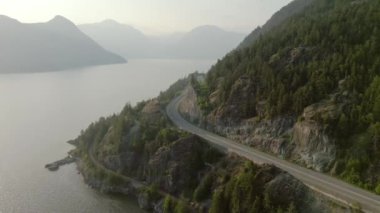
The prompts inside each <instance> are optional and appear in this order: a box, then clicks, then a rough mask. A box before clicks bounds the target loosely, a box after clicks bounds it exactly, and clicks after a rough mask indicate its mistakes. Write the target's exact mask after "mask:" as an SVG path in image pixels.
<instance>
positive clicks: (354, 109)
mask: <svg viewBox="0 0 380 213" xmlns="http://www.w3.org/2000/svg"><path fill="white" fill-rule="evenodd" d="M379 23H380V1H377V0H374V1H370V0H356V1H352V0H315V1H313V3H311V4H310V5H309V6H307V7H306V8H305V9H304V10H303V12H299V13H297V14H296V15H294V16H292V17H290V18H288V19H286V20H284V21H283V23H282V24H279V25H278V26H277V27H276V28H273V29H271V30H269V31H268V32H267V33H265V34H264V35H261V36H259V38H257V39H256V40H254V41H252V42H251V44H250V45H247V47H245V48H239V49H237V50H235V51H233V52H231V53H229V54H228V55H227V56H225V58H223V59H222V60H220V61H218V63H217V64H216V65H214V66H213V67H212V68H211V70H210V71H209V73H208V74H207V78H206V82H204V83H203V84H202V85H199V84H196V85H195V88H196V90H197V91H198V95H199V99H200V101H199V102H200V106H201V108H202V109H203V110H204V112H206V114H208V113H210V112H213V111H214V112H215V111H217V110H218V109H220V108H221V107H225V108H226V106H228V105H231V104H236V103H235V102H238V103H237V104H238V105H239V106H240V109H241V110H239V111H237V112H233V113H232V112H229V111H228V110H226V111H224V113H225V114H224V115H222V116H224V117H230V118H231V117H233V118H234V119H237V120H239V119H247V118H251V117H259V119H261V120H263V119H274V118H276V117H279V116H294V117H297V118H298V119H303V118H302V113H303V112H304V109H305V108H306V107H307V106H310V105H312V104H315V103H321V102H324V101H330V102H332V103H334V105H336V106H337V108H339V110H340V111H339V113H338V115H337V116H323V115H320V116H319V117H317V118H314V120H315V121H317V122H318V123H319V124H321V125H323V127H324V129H325V130H326V132H328V134H329V135H330V136H331V137H333V138H335V139H336V140H337V147H338V149H337V158H338V159H337V162H338V168H337V170H336V173H337V175H338V176H339V177H341V178H343V179H345V180H347V181H348V182H351V183H354V184H357V185H359V186H361V187H363V188H366V189H370V190H374V191H377V192H378V193H380V177H379V176H378V175H379V174H378V172H376V171H379V167H378V165H379V163H380V157H379V156H380V155H379V154H380V147H379V139H380V25H379ZM242 81H244V82H248V83H246V84H245V89H244V91H245V92H246V94H245V96H244V97H245V98H242V99H240V100H238V101H237V100H236V96H237V94H236V93H234V88H236V87H238V86H239V84H241V82H242ZM238 95H239V94H238ZM240 95H241V94H240ZM209 97H213V98H209ZM215 97H216V98H215ZM233 101H235V102H234V103H232V102H233ZM259 106H260V107H259ZM258 108H260V110H261V111H260V112H258Z"/></svg>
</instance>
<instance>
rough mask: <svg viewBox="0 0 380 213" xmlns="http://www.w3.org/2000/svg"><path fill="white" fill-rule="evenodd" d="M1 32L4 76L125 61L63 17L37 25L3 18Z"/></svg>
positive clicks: (1, 18)
mask: <svg viewBox="0 0 380 213" xmlns="http://www.w3.org/2000/svg"><path fill="white" fill-rule="evenodd" d="M0 31H1V34H0V49H1V51H0V72H3V73H4V72H45V71H56V70H64V69H71V68H78V67H85V66H93V65H103V64H113V63H125V62H126V60H125V59H124V58H122V57H120V56H118V55H116V54H113V53H111V52H108V51H106V50H105V49H104V48H102V47H101V46H100V45H99V44H97V43H96V42H94V41H93V40H92V39H91V38H89V37H88V36H87V35H85V34H84V33H82V32H81V31H80V30H79V29H78V28H77V27H76V26H75V24H73V23H72V22H71V21H69V20H68V19H66V18H64V17H62V16H56V17H55V18H53V19H52V20H50V21H49V22H46V23H35V24H24V23H20V22H19V21H17V20H15V19H12V18H9V17H7V16H0Z"/></svg>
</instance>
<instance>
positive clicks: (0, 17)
mask: <svg viewBox="0 0 380 213" xmlns="http://www.w3.org/2000/svg"><path fill="white" fill-rule="evenodd" d="M0 22H5V23H20V22H19V21H18V20H16V19H13V18H11V17H8V16H5V15H0Z"/></svg>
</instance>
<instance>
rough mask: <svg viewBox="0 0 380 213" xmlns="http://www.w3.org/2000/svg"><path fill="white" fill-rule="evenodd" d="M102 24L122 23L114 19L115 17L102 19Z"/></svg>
mask: <svg viewBox="0 0 380 213" xmlns="http://www.w3.org/2000/svg"><path fill="white" fill-rule="evenodd" d="M102 24H108V25H120V23H119V22H117V21H115V20H113V19H106V20H104V21H102Z"/></svg>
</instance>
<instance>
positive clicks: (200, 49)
mask: <svg viewBox="0 0 380 213" xmlns="http://www.w3.org/2000/svg"><path fill="white" fill-rule="evenodd" d="M79 28H80V29H81V30H82V31H83V32H84V33H86V34H87V35H89V36H90V37H91V38H93V39H94V40H95V41H97V42H98V43H100V44H101V45H102V46H104V47H105V48H107V49H109V50H111V51H113V52H116V53H118V54H121V55H123V56H125V57H127V58H190V59H191V58H192V59H194V58H203V59H216V58H220V57H222V56H223V55H224V54H225V53H226V52H228V51H231V50H232V49H233V48H235V47H236V46H237V45H238V44H239V42H240V41H241V40H242V39H243V38H244V35H243V34H239V33H234V32H228V31H225V30H222V29H220V28H218V27H216V26H201V27H197V28H195V29H193V30H192V31H190V32H187V33H177V34H172V35H166V36H160V37H153V36H146V35H144V34H143V33H142V32H140V31H138V30H136V29H135V28H133V27H130V26H128V25H124V24H120V23H118V22H116V21H113V20H106V21H103V22H100V23H95V24H84V25H79Z"/></svg>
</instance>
